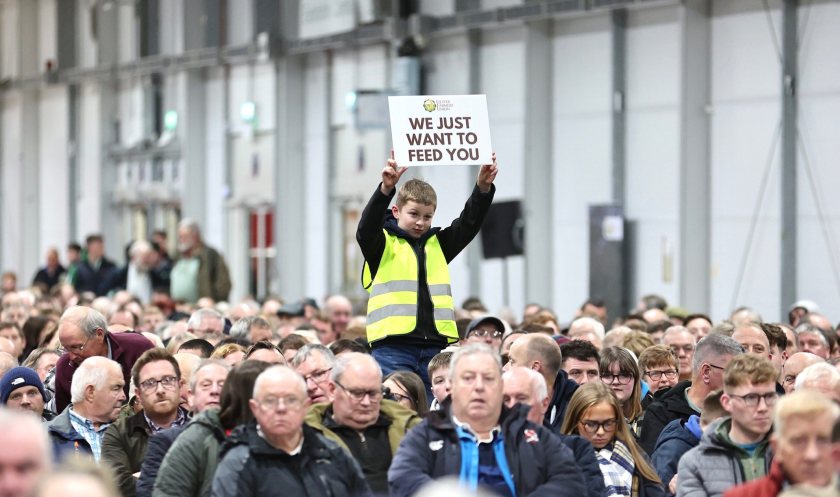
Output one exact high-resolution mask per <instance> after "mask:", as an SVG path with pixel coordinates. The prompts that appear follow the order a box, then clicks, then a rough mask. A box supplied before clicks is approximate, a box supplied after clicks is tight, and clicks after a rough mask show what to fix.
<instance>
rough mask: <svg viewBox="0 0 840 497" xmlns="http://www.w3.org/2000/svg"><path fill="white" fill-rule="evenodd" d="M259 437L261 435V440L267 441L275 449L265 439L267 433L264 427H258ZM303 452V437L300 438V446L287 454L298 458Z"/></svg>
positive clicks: (269, 443)
mask: <svg viewBox="0 0 840 497" xmlns="http://www.w3.org/2000/svg"><path fill="white" fill-rule="evenodd" d="M257 435H259V436H260V438H262V439H263V440H265V441H266V442H267V443H268V445H271V446H272V447H274V444H272V443H271V442H269V441H268V439H267V438H265V433H263V431H262V427H261V426H260V425H257ZM275 448H276V447H275ZM280 450H283V449H280ZM301 450H303V437H300V443H299V444H298V446H297V447H295V448H294V449H292V451H291V452H287V454H289V455H290V456H296V455H298V454H300V451H301ZM283 452H285V451H283Z"/></svg>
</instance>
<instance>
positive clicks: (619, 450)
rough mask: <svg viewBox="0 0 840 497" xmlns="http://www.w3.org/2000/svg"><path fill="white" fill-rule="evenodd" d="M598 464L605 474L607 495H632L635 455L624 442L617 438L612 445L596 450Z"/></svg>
mask: <svg viewBox="0 0 840 497" xmlns="http://www.w3.org/2000/svg"><path fill="white" fill-rule="evenodd" d="M595 455H596V456H597V458H598V466H600V468H601V474H602V475H604V485H605V486H606V487H607V494H606V495H607V497H613V496H621V497H630V495H631V493H632V488H633V471H634V469H635V465H634V464H633V456H632V455H631V454H630V450H629V449H628V448H627V446H626V445H624V442H622V441H621V440H618V439H616V440H615V442H613V445H612V447H610V446H607V447H604V448H603V449H601V450H599V451H597V452H595Z"/></svg>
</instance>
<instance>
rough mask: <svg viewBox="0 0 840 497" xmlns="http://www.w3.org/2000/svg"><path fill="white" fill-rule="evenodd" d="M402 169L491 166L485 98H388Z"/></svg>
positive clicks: (477, 96) (395, 153)
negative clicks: (414, 167) (473, 165)
mask: <svg viewBox="0 0 840 497" xmlns="http://www.w3.org/2000/svg"><path fill="white" fill-rule="evenodd" d="M388 107H389V110H390V114H391V138H392V140H393V144H394V158H395V159H396V161H397V165H398V166H451V165H457V166H463V165H472V164H490V163H491V162H492V161H493V159H492V155H493V145H492V144H491V142H490V121H489V119H488V117H487V98H486V96H484V95H431V96H412V97H388Z"/></svg>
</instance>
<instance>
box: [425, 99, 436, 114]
mask: <svg viewBox="0 0 840 497" xmlns="http://www.w3.org/2000/svg"><path fill="white" fill-rule="evenodd" d="M423 109H425V110H426V112H434V111H435V109H437V104H436V103H435V101H434V100H432V99H431V98H428V99H426V101H424V102H423Z"/></svg>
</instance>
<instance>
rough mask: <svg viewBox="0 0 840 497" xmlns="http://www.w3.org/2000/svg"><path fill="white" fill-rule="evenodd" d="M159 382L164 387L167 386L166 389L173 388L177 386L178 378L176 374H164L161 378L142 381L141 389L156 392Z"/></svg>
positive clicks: (146, 391)
mask: <svg viewBox="0 0 840 497" xmlns="http://www.w3.org/2000/svg"><path fill="white" fill-rule="evenodd" d="M158 384H161V385H163V388H165V389H166V390H173V389H174V388H175V385H177V384H178V378H177V377H175V376H164V377H163V378H161V379H159V380H156V379H154V378H150V379H148V380H146V381H141V382H140V389H141V390H143V391H144V392H145V393H150V392H154V391H155V390H157V387H158Z"/></svg>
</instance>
